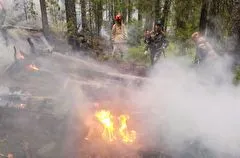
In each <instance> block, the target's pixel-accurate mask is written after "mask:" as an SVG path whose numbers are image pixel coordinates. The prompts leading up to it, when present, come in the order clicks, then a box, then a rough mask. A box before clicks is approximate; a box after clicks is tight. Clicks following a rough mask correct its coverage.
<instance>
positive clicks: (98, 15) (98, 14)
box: [94, 0, 103, 35]
mask: <svg viewBox="0 0 240 158" xmlns="http://www.w3.org/2000/svg"><path fill="white" fill-rule="evenodd" d="M94 12H95V24H96V25H95V26H96V30H97V34H98V35H100V32H101V28H102V19H103V16H102V14H103V7H102V0H99V1H98V2H95V10H94Z"/></svg>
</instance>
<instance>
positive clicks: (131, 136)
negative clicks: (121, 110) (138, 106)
mask: <svg viewBox="0 0 240 158" xmlns="http://www.w3.org/2000/svg"><path fill="white" fill-rule="evenodd" d="M118 119H119V121H120V128H119V134H120V136H121V138H122V141H123V142H125V143H133V142H134V141H135V140H136V131H134V130H132V131H130V132H129V131H128V128H127V120H128V119H129V116H128V115H121V116H120V117H119V118H118Z"/></svg>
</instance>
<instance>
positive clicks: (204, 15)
mask: <svg viewBox="0 0 240 158" xmlns="http://www.w3.org/2000/svg"><path fill="white" fill-rule="evenodd" d="M208 7H209V0H202V8H201V16H200V23H199V31H200V32H201V33H202V34H205V31H206V28H207V16H208Z"/></svg>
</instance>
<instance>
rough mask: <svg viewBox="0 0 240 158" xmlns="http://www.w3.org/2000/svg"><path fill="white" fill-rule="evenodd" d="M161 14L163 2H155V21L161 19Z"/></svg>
mask: <svg viewBox="0 0 240 158" xmlns="http://www.w3.org/2000/svg"><path fill="white" fill-rule="evenodd" d="M160 14H161V0H155V20H159V19H160V17H161V16H160Z"/></svg>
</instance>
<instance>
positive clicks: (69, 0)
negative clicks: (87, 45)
mask: <svg viewBox="0 0 240 158" xmlns="http://www.w3.org/2000/svg"><path fill="white" fill-rule="evenodd" d="M65 8H66V19H67V33H68V43H69V44H70V45H71V46H72V48H73V49H74V50H76V49H77V47H78V41H77V18H76V10H75V0H65Z"/></svg>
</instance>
